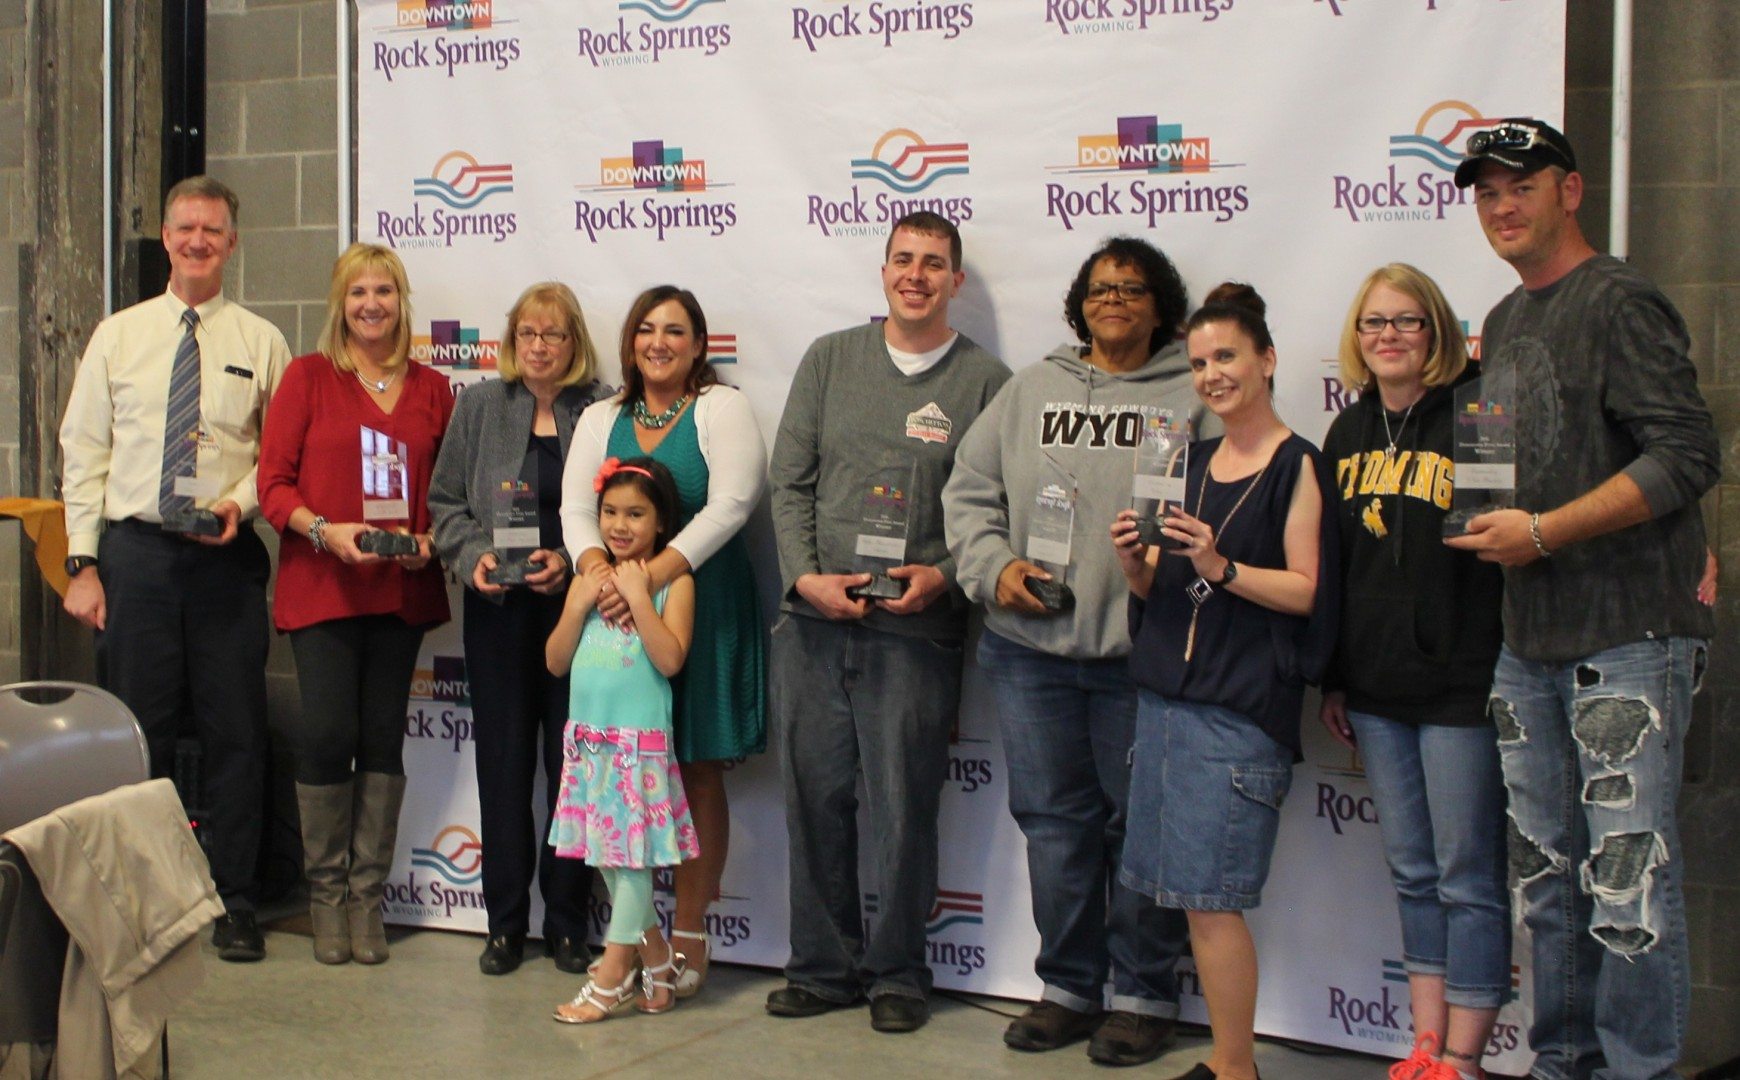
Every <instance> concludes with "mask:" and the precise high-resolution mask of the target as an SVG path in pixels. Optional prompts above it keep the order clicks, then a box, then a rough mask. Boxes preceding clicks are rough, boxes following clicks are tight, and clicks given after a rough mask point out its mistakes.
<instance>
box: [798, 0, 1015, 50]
mask: <svg viewBox="0 0 1740 1080" xmlns="http://www.w3.org/2000/svg"><path fill="white" fill-rule="evenodd" d="M1004 2H1005V3H1006V2H1008V0H1004ZM972 28H973V0H959V2H958V3H945V2H940V0H903V2H894V3H890V2H887V0H871V2H870V3H868V4H866V3H862V2H860V0H819V2H817V3H813V4H809V5H807V6H804V7H793V8H792V9H791V37H792V40H793V41H799V42H802V43H803V45H804V48H806V49H808V50H809V51H810V52H817V51H819V50H820V49H822V48H825V47H827V46H828V45H831V44H833V43H834V42H838V41H845V40H850V39H853V38H863V39H868V40H871V41H876V42H880V43H881V45H882V47H883V48H885V49H892V48H894V46H895V45H897V44H899V43H900V41H901V40H902V39H904V38H907V37H911V36H913V35H915V34H916V35H935V36H938V37H940V38H942V40H944V41H954V40H956V39H958V38H959V37H960V36H961V35H962V34H964V33H965V32H967V31H968V30H971V29H972Z"/></svg>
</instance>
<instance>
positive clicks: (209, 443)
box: [60, 176, 290, 961]
mask: <svg viewBox="0 0 1740 1080" xmlns="http://www.w3.org/2000/svg"><path fill="white" fill-rule="evenodd" d="M236 210H237V201H236V196H235V193H234V192H232V191H231V190H230V189H229V188H228V187H225V186H224V185H223V184H221V183H219V182H218V181H216V180H213V179H211V178H210V177H205V176H195V177H191V178H189V179H186V180H183V181H181V182H180V183H178V184H176V185H175V186H174V187H173V188H171V189H170V191H169V194H168V195H167V196H166V197H165V199H164V210H163V246H164V248H165V249H166V250H167V251H168V254H169V266H170V273H169V288H168V291H166V292H165V293H164V294H163V295H162V296H158V297H154V298H152V299H150V300H146V301H143V302H142V303H139V304H135V305H134V306H132V307H130V308H127V309H126V310H125V311H120V312H117V313H115V314H114V315H111V316H109V317H108V318H107V319H104V320H103V321H102V322H101V323H100V324H99V325H98V326H97V329H96V331H95V332H94V333H93V334H92V335H91V341H90V345H89V346H88V347H87V348H86V349H85V355H84V358H83V359H82V360H81V361H80V362H79V368H78V374H77V375H76V376H75V378H74V379H73V389H72V396H71V398H70V399H69V400H68V401H67V409H66V415H65V416H64V417H63V418H62V421H61V429H60V444H61V459H62V463H63V469H64V472H63V475H62V483H61V488H62V497H63V498H64V500H65V502H66V522H67V539H68V551H69V552H70V553H71V554H70V556H69V557H68V559H67V574H68V575H69V576H70V577H71V578H72V584H71V586H70V587H69V588H68V589H67V594H66V610H67V612H68V613H69V614H70V615H72V616H73V617H74V618H76V619H78V620H79V621H80V622H82V623H84V624H85V625H86V626H89V627H91V628H92V629H93V630H95V631H96V632H97V672H98V679H99V681H101V682H102V684H103V685H104V686H105V687H106V688H107V689H109V690H110V691H111V692H113V693H114V694H115V695H116V696H117V697H119V698H120V699H121V700H122V701H124V702H126V703H127V706H128V707H129V708H131V709H132V710H133V713H134V715H135V716H137V717H138V719H139V724H140V726H141V727H142V728H144V730H145V737H146V741H147V742H148V743H149V744H150V749H151V774H152V776H154V777H157V776H170V775H172V774H173V772H174V769H175V743H176V738H177V735H178V733H179V732H180V730H181V728H182V724H183V718H184V717H186V718H190V719H191V721H192V728H193V730H194V732H195V733H196V734H197V736H198V738H199V742H200V747H201V757H202V765H203V768H202V770H201V782H200V794H201V797H200V798H199V799H198V800H197V801H198V803H200V804H201V808H202V809H203V810H204V820H203V822H202V828H203V829H204V830H205V832H206V836H207V839H208V841H209V843H208V850H209V851H210V854H211V869H212V878H213V880H214V881H216V883H217V887H218V894H219V896H220V897H222V899H223V901H224V907H225V909H226V911H227V914H226V915H225V916H224V917H223V918H222V919H220V920H218V923H217V926H216V928H215V929H214V931H213V934H212V943H213V945H215V946H216V947H217V948H218V951H219V955H221V956H222V957H223V958H224V959H226V960H238V961H246V960H258V959H260V958H261V957H263V956H264V955H265V941H264V939H263V938H262V937H261V935H260V931H259V928H258V927H257V926H256V925H255V920H254V901H255V880H254V877H255V870H254V867H255V863H256V861H257V857H258V851H259V840H260V819H261V807H262V784H263V765H264V754H265V746H266V683H265V664H266V648H267V641H268V633H269V631H268V629H267V623H266V579H267V577H268V575H269V573H270V562H269V559H268V557H267V554H266V548H265V545H264V544H262V543H261V542H260V538H259V535H258V534H257V533H255V531H254V529H253V525H252V520H253V518H254V516H255V514H256V512H257V510H258V500H257V497H256V495H255V491H254V469H255V464H256V462H257V460H258V458H259V450H260V427H261V424H262V423H263V421H264V419H265V414H266V405H267V402H268V401H269V400H270V398H271V396H272V391H273V390H274V389H276V388H277V385H278V379H279V377H280V376H281V375H282V374H283V372H284V368H285V366H286V365H288V364H289V362H290V347H289V345H288V344H286V343H285V341H284V335H283V334H281V333H279V332H278V330H277V328H276V327H274V326H273V325H272V324H271V323H269V322H267V321H266V320H265V319H262V318H260V317H259V316H258V315H255V314H253V313H252V312H249V311H246V310H244V309H242V308H241V307H239V306H237V305H235V304H232V303H229V302H228V301H226V300H225V299H224V296H223V275H224V265H225V264H226V263H227V262H229V258H230V256H231V255H232V254H233V253H234V252H235V250H236V245H237V243H238V236H237V233H236ZM201 511H204V512H205V513H200V512H201ZM201 520H203V527H202V525H201V524H199V522H200V521H201ZM166 525H167V527H166ZM177 530H187V531H177Z"/></svg>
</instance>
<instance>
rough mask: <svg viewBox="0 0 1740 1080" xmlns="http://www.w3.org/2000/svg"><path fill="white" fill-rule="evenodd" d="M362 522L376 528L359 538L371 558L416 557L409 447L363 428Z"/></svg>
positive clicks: (379, 432)
mask: <svg viewBox="0 0 1740 1080" xmlns="http://www.w3.org/2000/svg"><path fill="white" fill-rule="evenodd" d="M361 438H362V443H361V448H362V459H361V460H362V493H363V498H362V511H363V523H364V524H367V525H372V526H374V528H373V529H372V530H371V531H369V532H365V533H361V534H359V535H358V536H357V538H356V546H357V550H358V551H364V552H367V553H369V554H371V555H382V556H394V555H415V554H417V538H416V537H414V536H412V535H411V503H410V491H411V474H410V466H409V465H408V464H407V461H408V460H409V452H408V448H407V447H406V446H405V443H404V442H403V441H402V440H399V439H395V438H393V437H392V436H390V435H388V434H386V433H385V432H382V431H376V430H375V429H374V428H370V427H365V428H362V429H361Z"/></svg>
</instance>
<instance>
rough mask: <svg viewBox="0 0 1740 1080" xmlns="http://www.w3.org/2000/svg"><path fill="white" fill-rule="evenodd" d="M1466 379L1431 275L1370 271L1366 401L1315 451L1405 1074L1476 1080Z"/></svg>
mask: <svg viewBox="0 0 1740 1080" xmlns="http://www.w3.org/2000/svg"><path fill="white" fill-rule="evenodd" d="M1467 367H1468V351H1467V346H1466V343H1465V341H1464V339H1463V335H1462V325H1461V323H1460V322H1458V321H1457V319H1456V316H1455V315H1454V314H1453V313H1452V312H1451V310H1450V305H1449V304H1448V303H1447V302H1446V301H1445V299H1444V294H1443V293H1442V292H1440V291H1439V289H1438V286H1437V285H1436V284H1435V283H1434V282H1433V281H1432V279H1431V278H1429V277H1427V276H1426V275H1425V274H1423V273H1421V272H1420V271H1419V270H1417V269H1415V268H1414V267H1412V266H1409V265H1407V264H1405V263H1391V264H1390V265H1388V266H1384V267H1380V268H1379V269H1377V270H1374V271H1372V273H1371V274H1370V275H1369V276H1368V277H1367V278H1366V279H1365V281H1364V282H1363V283H1362V284H1361V285H1360V287H1359V291H1358V293H1356V294H1355V296H1354V300H1353V304H1352V306H1351V307H1350V308H1349V309H1348V312H1347V321H1346V324H1345V327H1344V329H1343V332H1342V338H1341V377H1342V381H1343V382H1344V383H1345V384H1346V385H1347V387H1348V389H1350V390H1355V389H1357V390H1359V391H1360V398H1359V400H1358V401H1357V402H1356V403H1354V404H1353V405H1351V406H1349V407H1348V408H1347V409H1346V411H1344V412H1343V413H1342V414H1341V415H1340V416H1338V417H1336V419H1335V423H1334V424H1333V425H1331V426H1330V429H1329V435H1328V437H1327V438H1325V439H1324V442H1323V453H1324V456H1325V457H1326V458H1328V460H1329V463H1330V466H1331V467H1332V468H1333V469H1334V470H1335V479H1336V492H1335V494H1336V502H1335V513H1336V515H1337V519H1338V522H1339V526H1340V531H1341V560H1342V575H1341V577H1342V587H1343V590H1344V592H1343V599H1342V618H1341V638H1340V644H1339V648H1338V649H1337V653H1336V659H1335V662H1334V663H1333V664H1332V665H1331V667H1330V674H1329V677H1328V678H1327V679H1326V680H1325V693H1324V698H1323V710H1322V720H1323V724H1324V726H1325V727H1327V728H1328V729H1329V731H1330V733H1331V734H1332V735H1334V736H1335V737H1336V738H1337V739H1339V740H1341V741H1342V742H1343V743H1346V744H1347V745H1348V746H1349V747H1356V746H1357V748H1358V749H1359V750H1360V751H1361V753H1362V754H1363V755H1364V758H1365V768H1366V775H1367V777H1368V778H1369V779H1370V781H1371V787H1372V794H1373V796H1374V797H1375V798H1376V800H1377V807H1378V820H1379V822H1380V824H1381V829H1382V833H1383V842H1384V854H1385V857H1386V858H1387V859H1388V861H1389V867H1390V876H1391V878H1392V879H1393V881H1394V882H1395V887H1396V902H1397V906H1398V907H1399V908H1400V911H1401V921H1402V954H1403V961H1404V964H1405V965H1406V968H1407V972H1408V990H1409V995H1410V998H1411V1000H1412V1008H1413V1019H1414V1031H1415V1032H1416V1033H1417V1038H1416V1042H1415V1045H1414V1052H1413V1055H1412V1056H1411V1057H1409V1058H1408V1059H1407V1060H1406V1061H1405V1062H1402V1063H1400V1064H1398V1065H1397V1066H1395V1067H1394V1068H1393V1069H1392V1070H1391V1072H1390V1075H1391V1076H1392V1077H1396V1078H1398V1080H1457V1078H1458V1077H1467V1078H1470V1080H1472V1078H1476V1077H1479V1076H1481V1075H1483V1074H1482V1073H1481V1071H1480V1058H1481V1054H1482V1053H1483V1052H1484V1050H1485V1048H1486V1045H1487V1039H1488V1037H1489V1036H1490V1034H1491V1031H1492V1026H1493V1022H1494V1021H1495V1020H1496V1019H1497V1017H1498V1008H1499V1006H1500V1005H1502V1004H1503V1003H1504V1002H1505V1001H1506V1000H1507V998H1508V996H1509V991H1510V952H1511V950H1510V921H1509V905H1508V902H1507V896H1506V891H1505V858H1506V857H1505V795H1504V779H1503V776H1502V774H1501V771H1500V767H1499V756H1498V735H1497V731H1496V729H1495V728H1494V727H1493V724H1492V722H1491V720H1490V719H1488V717H1487V714H1486V700H1487V695H1488V693H1489V692H1490V690H1491V686H1492V671H1493V667H1494V665H1495V664H1496V663H1497V660H1498V650H1499V644H1500V641H1501V633H1500V625H1499V612H1500V602H1501V596H1502V591H1503V579H1502V578H1501V576H1500V572H1499V570H1498V568H1497V567H1496V566H1494V565H1492V564H1490V563H1483V562H1480V561H1479V560H1477V559H1475V558H1474V557H1473V556H1472V555H1471V554H1468V553H1464V552H1459V551H1454V550H1452V549H1450V548H1448V547H1446V546H1444V543H1443V541H1442V539H1441V537H1442V533H1441V525H1442V522H1443V518H1444V515H1445V513H1447V512H1448V511H1449V509H1450V493H1451V489H1452V487H1453V486H1454V481H1455V466H1454V463H1453V461H1452V458H1451V429H1452V428H1451V426H1452V423H1453V415H1452V414H1453V412H1454V410H1453V408H1452V396H1453V395H1452V388H1453V387H1454V386H1455V385H1456V384H1457V383H1459V382H1461V381H1464V380H1465V379H1467V378H1471V377H1473V374H1474V372H1472V371H1468V370H1467Z"/></svg>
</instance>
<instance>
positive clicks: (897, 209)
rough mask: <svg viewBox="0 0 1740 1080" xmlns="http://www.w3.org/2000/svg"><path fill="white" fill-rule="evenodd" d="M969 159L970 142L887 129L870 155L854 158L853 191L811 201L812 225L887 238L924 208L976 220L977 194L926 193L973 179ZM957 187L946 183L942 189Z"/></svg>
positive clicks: (837, 233)
mask: <svg viewBox="0 0 1740 1080" xmlns="http://www.w3.org/2000/svg"><path fill="white" fill-rule="evenodd" d="M969 156H970V152H969V150H968V147H967V144H966V143H964V142H929V141H927V140H926V139H925V138H924V137H923V136H921V135H919V134H918V132H916V131H913V130H911V129H909V128H894V129H892V130H890V131H886V132H884V133H883V134H882V136H881V138H879V139H877V140H876V145H875V146H874V147H872V148H871V150H870V155H869V156H868V157H860V158H853V159H852V163H851V175H852V180H853V181H854V182H853V184H852V187H851V189H850V190H849V191H848V192H843V193H840V194H838V195H836V196H833V197H830V196H828V195H811V196H809V197H808V200H809V201H808V211H809V214H808V220H807V223H808V224H810V225H813V226H815V227H816V229H817V231H819V232H820V233H821V234H822V235H823V236H830V237H842V236H886V235H887V234H888V230H889V228H890V227H891V226H892V225H893V224H894V223H895V222H896V221H899V220H900V219H901V218H903V217H905V216H906V215H907V214H910V213H914V212H916V211H919V210H929V211H931V212H932V213H935V214H940V215H942V216H943V217H945V218H948V219H949V220H950V221H952V222H954V223H955V224H956V225H961V224H964V223H966V222H968V221H971V220H972V217H973V197H972V196H971V195H947V194H944V193H929V194H926V192H929V191H930V189H931V188H932V187H933V186H934V185H936V184H937V183H939V182H942V181H948V180H950V179H951V178H953V177H961V176H966V175H968V172H969V161H968V158H969ZM954 186H956V185H954V184H951V183H944V184H943V189H942V190H943V192H946V191H947V190H949V189H950V188H952V187H954ZM866 188H869V189H870V190H869V191H866Z"/></svg>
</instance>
